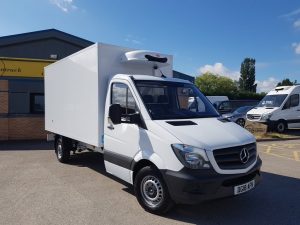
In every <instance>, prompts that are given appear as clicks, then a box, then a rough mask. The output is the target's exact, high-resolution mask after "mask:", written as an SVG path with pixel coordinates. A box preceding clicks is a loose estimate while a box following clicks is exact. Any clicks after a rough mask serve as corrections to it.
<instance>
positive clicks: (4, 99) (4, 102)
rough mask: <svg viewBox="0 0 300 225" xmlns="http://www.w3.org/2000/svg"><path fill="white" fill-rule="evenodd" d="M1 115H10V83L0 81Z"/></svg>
mask: <svg viewBox="0 0 300 225" xmlns="http://www.w3.org/2000/svg"><path fill="white" fill-rule="evenodd" d="M0 113H8V81H7V80H0Z"/></svg>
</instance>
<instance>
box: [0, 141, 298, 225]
mask: <svg viewBox="0 0 300 225" xmlns="http://www.w3.org/2000/svg"><path fill="white" fill-rule="evenodd" d="M258 149H259V154H260V157H261V158H262V160H263V167H262V171H263V172H262V176H263V180H262V182H261V184H260V185H258V186H257V188H256V189H255V190H253V191H251V192H249V193H247V194H244V195H240V196H237V197H235V198H226V199H219V200H214V201H210V202H205V203H202V204H199V205H193V206H191V205H179V206H177V207H176V208H175V209H174V210H173V211H172V212H170V213H168V214H167V215H165V216H156V215H152V214H149V213H147V212H145V211H144V210H143V209H142V208H141V207H140V206H139V204H138V202H137V201H136V199H135V196H134V195H133V193H132V189H131V188H130V187H128V186H126V184H124V183H123V182H121V181H120V180H118V179H116V178H114V177H112V176H110V175H108V174H107V173H106V172H105V169H104V166H103V158H102V155H101V154H97V153H89V152H87V153H81V154H78V155H75V156H74V157H73V158H72V160H71V163H70V164H61V163H59V162H58V161H57V160H56V157H55V154H54V151H53V148H52V144H51V143H45V142H12V143H9V142H0V173H1V175H0V224H1V225H2V224H16V225H31V224H42V225H46V224H59V225H64V224H80V225H82V224H97V225H99V224H206V225H207V224H239V225H241V224H243V225H246V224H268V225H269V224H283V225H291V224H295V225H296V224H297V225H298V224H300V160H299V156H300V141H299V140H294V141H282V142H279V141H277V142H261V143H258Z"/></svg>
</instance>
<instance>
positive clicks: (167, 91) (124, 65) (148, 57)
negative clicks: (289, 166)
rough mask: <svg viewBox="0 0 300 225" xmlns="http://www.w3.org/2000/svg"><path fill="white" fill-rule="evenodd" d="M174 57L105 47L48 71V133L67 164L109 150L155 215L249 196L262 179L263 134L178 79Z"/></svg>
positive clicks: (112, 162) (111, 165) (118, 172)
mask: <svg viewBox="0 0 300 225" xmlns="http://www.w3.org/2000/svg"><path fill="white" fill-rule="evenodd" d="M172 61H173V58H172V56H171V55H166V54H161V53H157V52H151V51H144V50H134V49H128V48H123V47H117V46H112V45H107V44H99V43H97V44H94V45H92V46H90V47H88V48H86V49H83V50H81V51H79V52H77V53H75V54H73V55H70V56H69V57H67V58H65V59H62V60H60V61H58V62H56V63H53V64H51V65H49V66H47V67H45V127H46V130H47V131H48V132H51V133H52V135H49V137H50V136H52V137H53V139H54V140H55V141H54V143H55V152H56V154H57V158H58V160H59V161H60V162H67V161H68V160H69V159H70V152H76V151H77V150H78V151H81V150H92V151H98V152H100V153H103V154H104V163H105V168H106V171H107V172H108V173H110V174H113V175H115V176H117V177H119V178H120V179H122V180H124V181H126V182H128V183H129V184H132V185H133V186H134V191H135V194H136V197H137V199H138V202H139V203H140V204H141V206H142V207H144V208H145V209H146V210H148V211H150V212H152V213H164V212H166V211H168V210H169V209H170V208H171V207H172V206H173V205H174V204H176V203H186V204H193V203H198V202H200V201H203V200H207V199H214V198H220V197H225V196H233V195H239V194H242V193H244V192H247V191H249V190H251V189H254V188H255V187H256V185H257V184H258V183H259V181H260V176H261V175H260V167H261V160H260V158H259V156H258V153H257V149H256V140H255V138H254V136H253V135H252V134H251V133H249V132H248V131H247V130H245V129H243V128H241V127H240V126H239V125H237V124H235V123H232V122H229V121H228V120H226V119H224V118H222V117H220V115H219V113H218V112H217V111H216V110H215V109H214V107H213V106H212V104H211V103H210V102H209V101H208V100H207V98H206V97H205V96H204V95H203V94H202V93H201V92H200V91H199V89H198V88H196V87H195V86H194V85H193V84H192V83H190V82H189V81H185V80H181V79H175V78H172V74H173V73H172V71H173V70H172V66H173V62H172ZM191 99H192V100H193V101H195V103H194V104H193V105H194V106H193V108H190V105H191V104H190V103H191Z"/></svg>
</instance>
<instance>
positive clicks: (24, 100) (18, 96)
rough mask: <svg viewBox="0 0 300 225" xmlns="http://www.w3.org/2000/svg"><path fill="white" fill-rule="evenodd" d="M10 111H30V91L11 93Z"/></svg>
mask: <svg viewBox="0 0 300 225" xmlns="http://www.w3.org/2000/svg"><path fill="white" fill-rule="evenodd" d="M8 111H9V113H26V114H27V113H30V95H29V93H9V107H8Z"/></svg>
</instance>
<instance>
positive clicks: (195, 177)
mask: <svg viewBox="0 0 300 225" xmlns="http://www.w3.org/2000/svg"><path fill="white" fill-rule="evenodd" d="M261 165H262V161H261V160H260V158H258V159H257V162H256V164H255V165H254V167H253V168H252V169H251V170H250V171H248V172H247V173H243V174H219V173H217V172H215V171H214V170H213V169H210V170H191V169H187V168H184V169H182V170H180V171H177V172H176V171H170V170H162V171H161V172H162V174H163V177H164V179H165V181H166V184H167V187H168V189H169V192H170V195H171V197H172V199H173V200H174V201H175V202H176V203H182V204H196V203H200V202H202V201H205V200H210V199H217V198H223V197H227V196H233V195H234V190H233V189H234V188H233V187H234V186H236V185H240V184H244V183H247V182H248V181H251V180H255V186H256V185H257V184H258V183H259V182H260V179H261V174H260V167H261Z"/></svg>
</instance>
